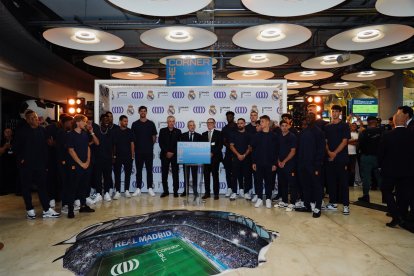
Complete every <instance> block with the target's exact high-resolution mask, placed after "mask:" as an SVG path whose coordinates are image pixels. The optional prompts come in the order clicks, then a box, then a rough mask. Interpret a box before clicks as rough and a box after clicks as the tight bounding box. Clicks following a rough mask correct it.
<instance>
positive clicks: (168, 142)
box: [158, 116, 181, 197]
mask: <svg viewBox="0 0 414 276" xmlns="http://www.w3.org/2000/svg"><path fill="white" fill-rule="evenodd" d="M174 125H175V117H174V116H168V118H167V127H164V128H162V129H160V135H159V137H158V143H159V145H160V148H161V152H160V159H161V174H162V187H163V189H164V192H163V193H162V194H161V197H166V196H168V195H169V194H170V193H169V191H168V171H169V168H170V164H171V171H172V177H173V190H174V191H173V192H174V197H178V188H179V179H178V164H177V142H178V141H179V140H180V137H181V130H179V129H178V128H175V127H174Z"/></svg>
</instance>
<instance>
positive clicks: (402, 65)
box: [371, 53, 414, 70]
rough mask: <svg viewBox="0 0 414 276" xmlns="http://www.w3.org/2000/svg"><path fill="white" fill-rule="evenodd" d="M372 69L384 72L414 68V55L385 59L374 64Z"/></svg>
mask: <svg viewBox="0 0 414 276" xmlns="http://www.w3.org/2000/svg"><path fill="white" fill-rule="evenodd" d="M371 67H372V68H375V69H383V70H384V69H385V70H399V69H410V68H414V53H410V54H404V55H398V56H392V57H387V58H383V59H380V60H377V61H375V62H373V63H372V64H371Z"/></svg>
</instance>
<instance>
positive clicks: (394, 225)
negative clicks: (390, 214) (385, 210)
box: [385, 218, 401, 228]
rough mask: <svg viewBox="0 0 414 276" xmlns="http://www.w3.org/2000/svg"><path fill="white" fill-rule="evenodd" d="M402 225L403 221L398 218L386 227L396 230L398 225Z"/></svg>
mask: <svg viewBox="0 0 414 276" xmlns="http://www.w3.org/2000/svg"><path fill="white" fill-rule="evenodd" d="M400 223H401V220H400V219H398V218H393V219H392V220H391V221H390V222H387V223H386V224H385V225H386V226H388V227H391V228H395V227H396V226H398V224H400Z"/></svg>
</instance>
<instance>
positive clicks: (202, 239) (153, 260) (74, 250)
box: [59, 210, 276, 276]
mask: <svg viewBox="0 0 414 276" xmlns="http://www.w3.org/2000/svg"><path fill="white" fill-rule="evenodd" d="M275 237H276V233H275V232H270V231H268V230H266V229H264V228H263V227H261V226H258V225H257V224H256V223H255V222H254V221H252V220H251V219H249V218H246V217H243V216H240V215H237V214H234V213H228V212H217V211H211V212H210V211H187V210H173V211H161V212H156V213H150V214H145V215H141V216H136V217H125V218H119V219H116V220H112V221H107V222H102V223H98V224H95V225H92V226H90V227H88V228H86V229H85V230H83V231H82V232H81V233H79V234H77V235H76V236H74V237H72V238H71V239H68V240H66V241H63V242H61V243H59V244H73V245H72V246H71V247H69V248H68V249H67V250H66V253H65V255H64V256H63V266H64V267H65V268H67V269H69V270H71V271H72V272H74V273H75V274H76V275H113V276H118V275H197V276H201V275H214V274H219V273H221V272H223V271H225V270H227V269H236V268H239V267H249V268H254V267H257V265H258V264H259V262H262V261H265V259H264V253H265V251H266V250H267V248H268V246H269V244H270V243H271V242H272V241H273V240H274V238H275Z"/></svg>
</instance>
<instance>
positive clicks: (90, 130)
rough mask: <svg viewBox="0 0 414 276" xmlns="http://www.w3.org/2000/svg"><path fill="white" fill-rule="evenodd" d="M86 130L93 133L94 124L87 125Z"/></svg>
mask: <svg viewBox="0 0 414 276" xmlns="http://www.w3.org/2000/svg"><path fill="white" fill-rule="evenodd" d="M86 130H87V131H89V132H90V133H92V132H93V127H92V124H87V125H86Z"/></svg>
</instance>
